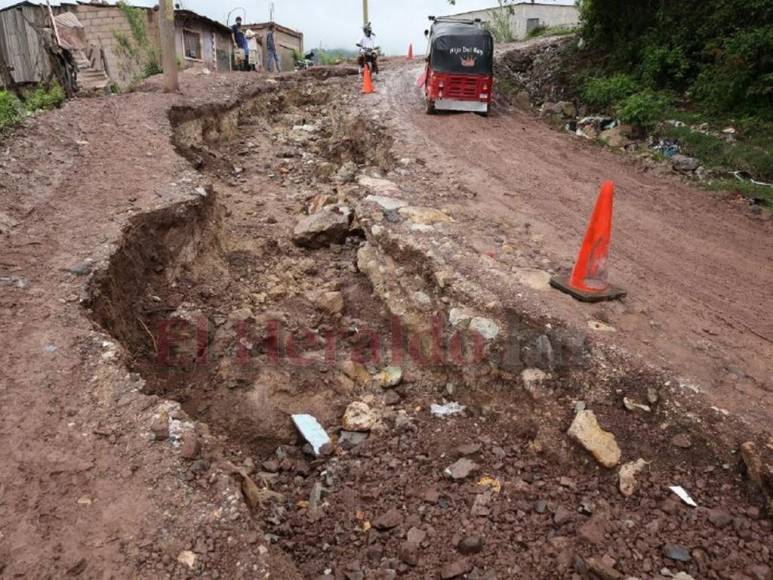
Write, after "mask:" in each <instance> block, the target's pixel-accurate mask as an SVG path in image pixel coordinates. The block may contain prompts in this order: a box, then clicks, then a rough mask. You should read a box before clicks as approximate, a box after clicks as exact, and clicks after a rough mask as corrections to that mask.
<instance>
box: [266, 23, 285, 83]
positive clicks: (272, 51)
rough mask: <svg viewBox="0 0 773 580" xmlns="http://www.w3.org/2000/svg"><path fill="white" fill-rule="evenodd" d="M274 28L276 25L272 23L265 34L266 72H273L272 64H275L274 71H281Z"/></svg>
mask: <svg viewBox="0 0 773 580" xmlns="http://www.w3.org/2000/svg"><path fill="white" fill-rule="evenodd" d="M274 30H276V26H274V25H273V23H272V24H270V25H269V27H268V34H266V51H267V52H268V72H274V67H273V66H272V64H275V65H276V72H281V70H282V69H281V67H280V64H279V56H278V55H277V53H276V40H275V39H274Z"/></svg>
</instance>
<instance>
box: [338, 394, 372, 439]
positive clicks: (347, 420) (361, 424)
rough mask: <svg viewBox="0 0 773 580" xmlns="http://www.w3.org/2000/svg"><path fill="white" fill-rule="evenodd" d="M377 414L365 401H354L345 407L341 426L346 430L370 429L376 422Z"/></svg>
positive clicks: (361, 430) (360, 430) (359, 430)
mask: <svg viewBox="0 0 773 580" xmlns="http://www.w3.org/2000/svg"><path fill="white" fill-rule="evenodd" d="M378 420H379V415H378V412H376V411H375V410H374V409H371V408H370V407H369V406H368V405H367V404H366V403H363V402H361V401H355V402H354V403H350V404H349V406H348V407H346V412H345V413H344V420H343V427H344V429H345V430H346V431H358V432H363V431H370V430H371V429H373V427H375V426H376V423H378Z"/></svg>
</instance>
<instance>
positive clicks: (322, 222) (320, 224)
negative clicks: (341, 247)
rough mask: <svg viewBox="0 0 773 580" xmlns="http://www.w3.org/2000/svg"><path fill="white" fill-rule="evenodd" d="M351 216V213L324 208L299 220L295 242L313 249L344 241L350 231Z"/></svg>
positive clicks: (294, 236) (295, 232)
mask: <svg viewBox="0 0 773 580" xmlns="http://www.w3.org/2000/svg"><path fill="white" fill-rule="evenodd" d="M351 217H352V216H351V214H350V215H345V214H343V213H340V212H338V211H336V210H335V209H327V208H323V209H322V210H320V211H318V212H317V213H315V214H312V215H310V216H306V217H304V218H303V219H301V221H299V222H298V225H296V226H295V231H293V242H295V244H296V245H298V246H301V247H304V248H312V249H314V248H323V247H325V246H329V245H330V244H340V243H343V241H344V240H345V239H346V236H347V235H348V233H349V223H350V221H351Z"/></svg>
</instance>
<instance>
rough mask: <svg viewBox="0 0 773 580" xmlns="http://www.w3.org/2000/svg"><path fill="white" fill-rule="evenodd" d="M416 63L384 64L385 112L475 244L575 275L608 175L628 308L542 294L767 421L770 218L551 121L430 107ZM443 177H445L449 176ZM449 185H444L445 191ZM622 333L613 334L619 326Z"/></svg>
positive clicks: (616, 264)
mask: <svg viewBox="0 0 773 580" xmlns="http://www.w3.org/2000/svg"><path fill="white" fill-rule="evenodd" d="M419 74H420V68H419V66H418V65H413V66H412V65H406V64H403V65H401V66H395V67H393V68H392V69H388V71H387V73H386V74H385V78H384V79H383V82H382V83H381V85H380V87H379V88H381V89H382V91H381V95H380V96H379V104H378V106H379V107H381V108H382V110H384V111H388V112H389V113H390V114H391V116H392V122H393V123H394V126H395V127H397V129H398V131H399V132H400V134H401V135H402V137H403V138H404V139H405V140H406V141H407V142H408V143H410V144H411V146H412V150H413V151H414V152H415V154H416V155H417V156H420V157H422V158H423V159H424V160H425V161H426V163H427V168H428V170H431V171H433V172H437V173H439V174H441V175H442V176H443V177H447V178H450V179H448V180H447V181H446V182H445V183H446V184H447V185H446V186H449V185H450V187H449V189H447V190H446V191H438V189H437V188H436V189H435V190H434V191H435V193H436V194H438V197H439V198H440V199H442V200H443V202H444V205H445V206H446V207H449V208H453V209H454V210H455V211H454V216H455V217H458V219H459V220H462V221H464V222H466V223H467V224H468V225H469V227H468V229H467V231H468V232H469V234H470V236H469V244H470V245H472V246H473V247H476V248H479V249H480V250H482V252H481V253H485V252H488V253H492V252H493V254H494V255H495V256H496V259H498V260H502V261H504V262H505V263H508V262H510V261H513V260H514V258H513V254H514V253H518V252H521V253H527V254H530V253H531V254H533V255H534V256H536V257H537V260H532V265H533V266H534V267H537V268H544V269H546V270H549V271H551V272H556V271H560V270H566V269H570V268H571V266H572V264H573V260H574V258H575V256H576V255H577V251H578V249H579V244H580V242H581V240H582V237H583V235H584V232H585V228H586V227H587V225H588V219H589V216H590V213H591V211H592V208H593V204H594V203H595V199H596V196H597V195H598V191H599V187H600V184H601V183H602V182H603V181H605V180H612V181H614V182H615V184H616V187H617V190H616V196H615V207H614V218H613V235H612V246H611V253H610V261H609V272H610V281H611V282H612V283H614V284H616V285H619V286H622V287H623V288H625V289H626V290H628V293H629V294H628V298H627V299H626V300H625V303H624V305H620V304H613V305H602V306H588V305H581V304H578V303H577V302H574V301H573V300H572V299H570V298H568V297H566V296H562V295H560V294H558V293H555V292H548V293H542V294H540V295H539V297H538V300H540V301H541V302H543V303H547V304H548V305H549V308H550V310H551V311H552V312H554V313H555V314H556V316H558V317H560V318H564V319H567V320H572V321H574V322H575V323H576V324H578V325H584V324H586V322H587V321H588V320H590V319H593V318H600V319H601V321H602V322H605V323H606V324H608V325H610V326H611V327H612V329H605V330H607V331H608V332H610V335H611V337H612V340H614V342H615V343H617V344H620V345H622V346H624V347H626V348H628V349H630V350H631V351H632V352H636V353H639V354H640V355H641V356H642V358H643V359H644V360H646V361H649V362H651V363H653V364H655V365H657V366H660V367H663V368H667V369H670V370H672V371H673V372H674V373H676V374H677V375H679V376H681V377H683V379H684V382H685V384H690V385H691V386H692V387H693V388H697V389H701V390H705V391H706V393H708V395H709V396H710V397H711V398H712V400H713V401H714V402H715V404H716V405H717V406H718V407H721V408H724V409H727V410H730V411H733V412H741V413H742V414H744V415H748V416H749V418H750V419H751V421H752V422H761V423H763V424H768V425H769V424H771V422H773V414H771V413H773V363H771V361H773V314H771V313H773V293H771V292H769V291H767V288H769V287H770V286H771V284H772V283H773V221H771V219H770V216H769V215H762V216H761V217H760V216H759V215H755V214H753V213H752V212H750V211H749V210H748V208H747V207H746V206H745V205H743V204H741V203H739V204H737V205H734V204H733V203H732V202H728V201H727V200H724V199H717V198H716V197H713V196H712V194H710V193H707V192H705V191H701V190H699V189H696V188H695V187H691V186H690V185H688V184H686V183H684V182H683V181H681V180H680V179H679V178H678V177H676V176H668V175H665V176H664V175H662V174H654V173H653V172H652V171H648V170H647V169H645V168H644V167H643V166H639V165H637V164H636V163H635V161H634V160H633V159H632V158H631V157H630V156H629V155H625V154H622V153H616V152H614V151H612V150H611V149H607V148H603V147H601V146H597V145H593V144H589V143H586V142H584V140H582V139H581V138H578V137H576V136H573V135H570V134H568V133H566V132H563V131H559V130H555V129H552V128H550V127H549V126H548V125H547V124H546V123H545V122H543V121H542V120H540V119H538V118H537V116H536V114H535V112H534V111H519V110H514V111H502V110H496V109H495V111H494V113H493V114H492V115H491V116H490V117H489V118H482V117H479V116H476V115H470V114H453V113H450V114H438V115H432V116H430V115H426V114H425V113H424V108H423V100H422V97H421V94H420V92H419V89H417V87H416V83H415V81H416V78H417V77H418V76H419ZM441 183H442V182H441ZM441 187H443V186H441ZM612 332H614V334H611V333H612Z"/></svg>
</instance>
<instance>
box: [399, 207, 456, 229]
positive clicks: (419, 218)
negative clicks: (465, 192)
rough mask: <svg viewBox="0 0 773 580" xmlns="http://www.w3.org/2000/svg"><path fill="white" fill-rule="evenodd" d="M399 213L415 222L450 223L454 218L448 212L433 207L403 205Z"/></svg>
mask: <svg viewBox="0 0 773 580" xmlns="http://www.w3.org/2000/svg"><path fill="white" fill-rule="evenodd" d="M398 211H399V213H400V215H401V216H403V217H404V218H405V219H407V220H408V221H409V222H411V223H414V224H423V225H427V226H429V225H432V224H438V223H449V222H452V221H453V220H452V219H451V216H449V215H448V214H447V213H444V212H442V211H440V210H439V209H433V208H431V207H403V208H400V209H399V210H398Z"/></svg>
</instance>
